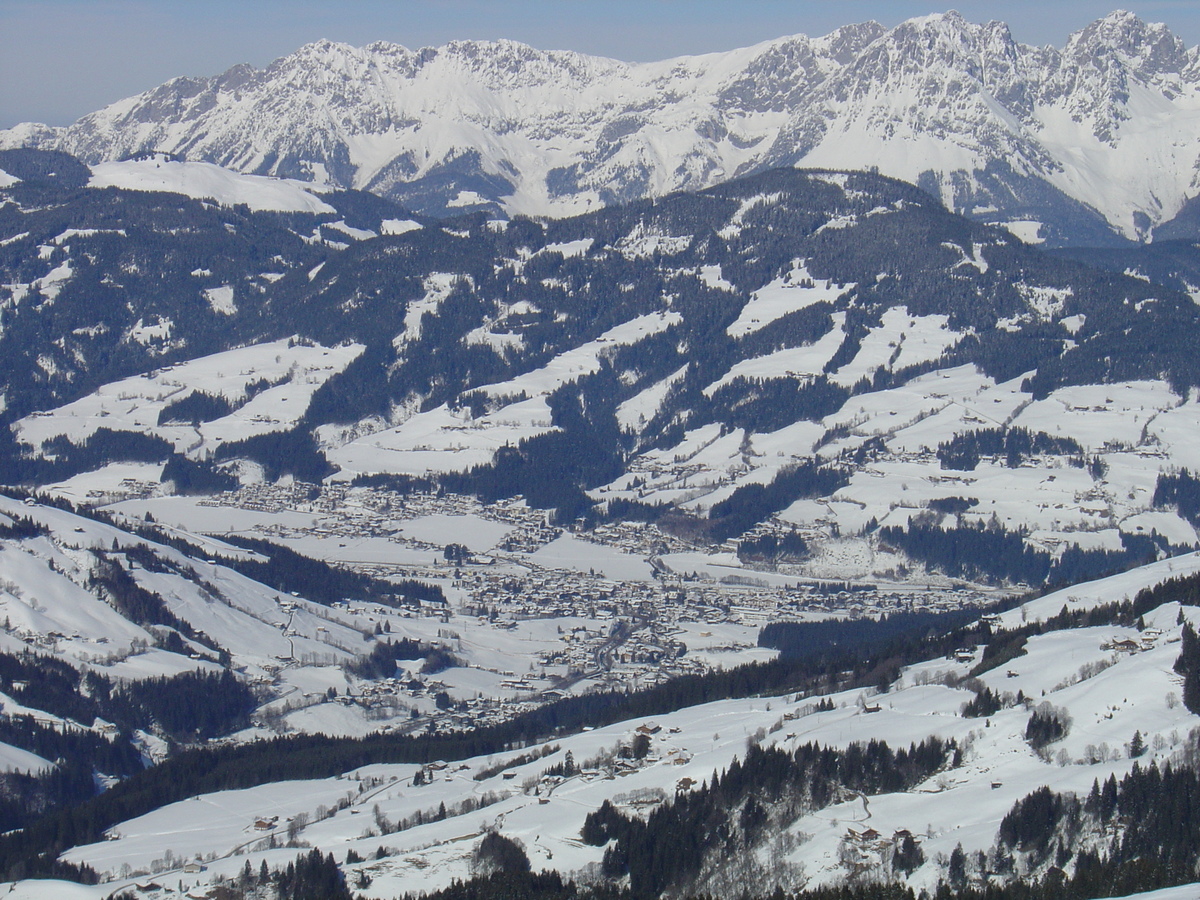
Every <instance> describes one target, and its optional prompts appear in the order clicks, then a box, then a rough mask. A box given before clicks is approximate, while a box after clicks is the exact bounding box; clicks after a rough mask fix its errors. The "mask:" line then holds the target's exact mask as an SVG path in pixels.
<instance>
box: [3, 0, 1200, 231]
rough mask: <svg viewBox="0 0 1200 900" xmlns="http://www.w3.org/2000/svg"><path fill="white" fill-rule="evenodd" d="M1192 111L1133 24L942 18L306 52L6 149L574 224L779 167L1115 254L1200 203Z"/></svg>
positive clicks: (426, 209) (188, 85) (1160, 36)
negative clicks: (564, 45)
mask: <svg viewBox="0 0 1200 900" xmlns="http://www.w3.org/2000/svg"><path fill="white" fill-rule="evenodd" d="M1198 101H1200V52H1198V51H1197V49H1195V48H1193V49H1188V48H1186V47H1185V46H1184V45H1183V43H1182V42H1181V41H1180V40H1179V38H1177V37H1176V36H1174V35H1173V34H1172V33H1171V32H1170V30H1169V29H1168V28H1166V26H1164V25H1154V24H1147V23H1145V22H1143V21H1142V20H1140V19H1139V18H1137V17H1136V16H1134V15H1132V14H1131V13H1128V12H1120V11H1118V12H1114V13H1112V14H1110V15H1108V16H1106V17H1104V18H1102V19H1100V20H1098V21H1096V22H1094V23H1092V24H1091V25H1088V26H1087V27H1086V28H1084V29H1082V30H1081V31H1079V32H1077V33H1076V34H1073V35H1072V36H1071V37H1070V39H1069V40H1068V41H1067V44H1066V46H1065V47H1064V48H1062V49H1056V48H1053V47H1043V48H1034V47H1029V46H1026V45H1023V44H1020V43H1017V42H1016V41H1014V40H1013V38H1012V35H1011V33H1010V32H1009V29H1008V27H1007V26H1006V25H1004V24H1003V23H1001V22H989V23H987V24H984V25H977V24H973V23H971V22H968V21H967V20H965V19H964V18H963V17H962V16H961V15H959V14H958V13H956V12H947V13H942V14H935V15H929V16H924V17H920V18H915V19H910V20H908V21H906V22H903V23H901V24H900V25H897V26H896V27H895V28H892V29H886V28H884V27H883V26H881V25H879V24H878V23H875V22H866V23H862V24H857V25H848V26H845V27H843V28H839V29H837V30H836V31H834V32H832V33H831V34H828V35H826V36H824V37H820V38H810V37H806V36H804V35H796V36H792V37H783V38H779V39H777V40H772V41H767V42H765V43H762V44H758V45H756V46H753V47H748V48H744V49H739V50H732V51H729V52H725V53H713V54H707V55H703V56H692V57H680V58H677V59H670V60H665V61H662V62H655V63H643V64H630V63H623V62H619V61H616V60H611V59H604V58H600V57H591V56H586V55H583V54H580V53H573V52H565V51H542V50H537V49H534V48H532V47H529V46H526V45H524V44H519V43H516V42H513V41H495V42H481V41H454V42H451V43H448V44H446V45H445V46H442V47H429V48H423V49H420V50H409V49H407V48H405V47H402V46H399V45H396V44H388V43H373V44H369V45H367V46H366V47H363V48H355V47H350V46H348V45H345V44H339V43H334V42H330V41H318V42H315V43H312V44H308V45H306V46H304V47H301V48H300V49H299V50H297V51H296V52H295V53H292V54H290V55H288V56H285V57H282V58H280V59H278V60H276V61H275V62H273V63H271V64H270V65H269V66H267V67H266V68H265V69H261V70H258V69H254V68H252V67H250V66H247V65H239V66H235V67H233V68H231V69H229V70H228V71H227V72H225V73H223V74H221V75H217V76H215V77H212V78H176V79H173V80H171V81H169V82H167V83H166V84H163V85H161V86H159V87H157V88H154V89H153V90H150V91H147V92H145V93H143V94H140V95H138V96H136V97H131V98H129V99H126V100H122V101H120V102H118V103H114V104H112V105H111V106H109V107H107V108H105V109H103V110H99V111H98V112H95V113H92V114H90V115H88V116H85V117H84V118H82V119H80V120H79V121H78V122H76V123H75V124H74V125H71V126H69V127H66V128H50V127H47V126H40V125H32V124H23V125H19V126H17V127H15V128H12V129H9V130H7V131H5V132H0V146H3V147H38V148H43V149H59V150H65V151H67V152H69V153H72V154H74V155H76V156H78V157H79V158H80V159H82V160H84V161H85V162H87V163H89V164H96V163H99V162H103V161H111V160H119V159H125V158H128V157H130V156H131V155H134V154H140V153H144V152H147V151H160V152H166V153H171V154H177V155H179V156H180V157H184V158H186V159H188V160H192V161H198V162H210V163H216V164H218V165H221V166H225V167H228V168H232V169H235V170H237V171H240V172H244V173H249V174H259V175H276V176H280V177H284V178H292V179H300V180H306V181H317V182H321V183H328V184H330V185H332V186H334V187H341V188H358V189H363V190H368V191H371V192H373V193H376V194H379V195H381V196H384V197H387V198H389V199H391V200H394V201H397V202H399V203H401V204H403V205H404V206H406V207H408V208H410V209H413V210H415V211H418V212H423V213H427V214H434V215H443V214H449V213H456V212H462V211H470V210H488V211H490V212H492V213H495V214H501V215H513V214H531V215H555V216H557V215H567V214H573V213H579V212H585V211H587V210H590V209H595V208H597V207H600V206H604V205H609V204H612V203H617V202H625V201H629V200H633V199H638V198H642V197H654V196H662V195H665V194H667V193H669V192H671V191H675V190H696V189H701V188H704V187H708V186H711V185H713V184H716V183H719V182H722V181H725V180H727V179H730V178H733V177H736V176H742V175H747V174H752V173H755V172H759V171H764V170H766V169H769V168H773V167H777V166H781V165H787V166H803V167H811V166H826V167H836V168H839V169H847V168H850V169H855V168H857V169H875V170H877V171H879V172H880V173H881V174H886V175H891V176H894V177H897V178H901V179H904V180H906V181H909V182H912V183H915V184H918V185H920V186H921V187H923V188H925V189H926V190H927V191H929V192H931V193H933V194H934V195H936V196H938V197H939V198H940V199H942V201H943V202H945V203H946V204H947V205H948V206H949V207H950V208H952V209H953V210H955V211H957V212H961V213H964V214H966V215H968V216H970V217H972V218H975V219H977V220H981V221H985V222H988V223H993V224H1002V225H1005V226H1007V227H1009V228H1010V230H1012V231H1013V232H1014V233H1016V234H1017V235H1018V236H1020V237H1022V238H1024V239H1026V240H1030V241H1034V242H1045V243H1047V244H1048V245H1052V246H1053V245H1070V244H1074V245H1120V244H1123V243H1125V242H1127V241H1131V240H1133V241H1144V240H1148V239H1149V238H1150V237H1152V235H1153V233H1154V232H1155V230H1156V229H1158V228H1160V227H1161V226H1163V225H1165V224H1167V223H1171V222H1172V220H1173V219H1175V217H1176V216H1177V214H1178V213H1179V212H1180V211H1181V210H1183V209H1184V207H1185V204H1186V203H1187V202H1188V201H1189V200H1190V199H1192V198H1194V197H1195V196H1196V195H1197V193H1200V184H1198V183H1197V175H1196V161H1197V154H1198V148H1200V120H1197V118H1196V117H1194V116H1192V115H1188V114H1187V111H1188V110H1190V109H1192V108H1194V107H1195V106H1196V104H1197V102H1198ZM1192 219H1194V216H1189V217H1186V222H1190V221H1192ZM1186 222H1181V223H1174V224H1172V225H1171V226H1170V228H1168V231H1169V232H1170V233H1171V234H1172V236H1175V237H1178V236H1181V235H1180V234H1179V233H1178V232H1179V231H1180V229H1181V228H1182V229H1183V231H1184V232H1186V233H1187V234H1190V233H1191V231H1193V230H1195V229H1194V228H1192V227H1191V226H1187V225H1186ZM1184 236H1186V235H1184Z"/></svg>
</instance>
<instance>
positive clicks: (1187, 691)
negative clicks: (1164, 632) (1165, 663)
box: [1174, 622, 1200, 715]
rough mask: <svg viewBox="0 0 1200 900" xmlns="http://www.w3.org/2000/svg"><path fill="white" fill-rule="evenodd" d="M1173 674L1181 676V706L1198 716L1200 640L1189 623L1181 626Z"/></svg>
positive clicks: (1199, 712)
mask: <svg viewBox="0 0 1200 900" xmlns="http://www.w3.org/2000/svg"><path fill="white" fill-rule="evenodd" d="M1174 668H1175V673H1176V674H1178V675H1182V676H1183V705H1184V706H1186V707H1187V708H1188V710H1189V711H1191V712H1194V713H1196V714H1198V715H1200V638H1197V637H1196V631H1195V629H1193V628H1192V623H1191V622H1185V623H1184V625H1183V637H1182V640H1181V641H1180V646H1179V658H1178V659H1176V660H1175V666H1174Z"/></svg>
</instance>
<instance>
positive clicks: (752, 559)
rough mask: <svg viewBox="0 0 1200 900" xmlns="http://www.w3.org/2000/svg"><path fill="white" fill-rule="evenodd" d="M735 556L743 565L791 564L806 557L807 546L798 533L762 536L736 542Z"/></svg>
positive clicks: (790, 532)
mask: <svg viewBox="0 0 1200 900" xmlns="http://www.w3.org/2000/svg"><path fill="white" fill-rule="evenodd" d="M737 555H738V559H739V560H741V561H742V562H744V563H766V564H768V565H776V564H778V563H793V562H799V561H800V560H802V559H804V557H805V556H807V555H808V544H806V543H805V542H804V538H803V537H802V536H801V535H800V533H799V532H798V531H789V532H788V533H787V534H782V535H776V534H763V535H760V536H759V537H756V538H745V539H743V540H741V541H738V549H737Z"/></svg>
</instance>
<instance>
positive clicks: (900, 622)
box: [758, 609, 979, 660]
mask: <svg viewBox="0 0 1200 900" xmlns="http://www.w3.org/2000/svg"><path fill="white" fill-rule="evenodd" d="M978 617H979V612H978V610H966V609H964V610H955V611H953V612H945V613H932V612H901V613H892V614H890V615H886V614H885V615H882V616H880V617H879V618H878V619H827V620H825V621H821V622H772V623H770V624H769V625H764V626H763V628H762V629H761V630H760V631H759V633H758V646H760V647H769V648H771V649H772V650H778V651H779V652H780V654H781V655H782V656H783V657H784V658H786V659H808V660H817V659H822V658H835V657H838V656H841V655H843V654H845V653H848V652H861V651H863V650H866V649H868V648H873V647H879V646H881V645H884V644H887V643H888V642H891V641H897V640H903V639H907V638H911V637H912V636H914V635H924V634H929V633H931V632H947V631H952V630H954V629H958V628H961V627H962V626H964V625H966V624H967V623H968V622H972V621H974V620H975V619H977V618H978Z"/></svg>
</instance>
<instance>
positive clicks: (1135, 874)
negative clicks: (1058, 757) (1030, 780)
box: [998, 761, 1200, 898]
mask: <svg viewBox="0 0 1200 900" xmlns="http://www.w3.org/2000/svg"><path fill="white" fill-rule="evenodd" d="M1197 804H1200V775H1198V774H1197V772H1196V770H1195V769H1193V768H1190V767H1179V768H1175V767H1172V766H1171V764H1170V763H1166V764H1164V765H1163V767H1162V768H1161V769H1160V768H1159V766H1158V764H1157V763H1151V764H1150V765H1149V766H1146V767H1143V766H1142V765H1141V764H1140V763H1138V762H1136V761H1135V763H1134V765H1133V768H1132V770H1131V771H1130V772H1129V774H1128V775H1126V776H1125V777H1124V778H1121V779H1120V780H1118V779H1117V777H1116V776H1115V775H1111V776H1109V778H1108V779H1107V780H1106V781H1105V782H1104V783H1103V784H1101V783H1100V782H1099V781H1094V782H1093V783H1092V789H1091V791H1090V792H1089V793H1088V795H1087V797H1086V798H1083V799H1080V798H1078V797H1076V796H1075V795H1074V794H1059V793H1056V792H1054V791H1052V790H1050V789H1049V788H1048V787H1042V788H1039V789H1038V790H1036V791H1034V792H1033V793H1032V794H1029V795H1028V796H1027V797H1025V798H1024V799H1022V800H1020V801H1018V802H1017V803H1016V804H1015V805H1014V806H1013V808H1012V809H1011V810H1010V811H1009V813H1008V814H1007V815H1005V817H1004V818H1003V819H1002V820H1001V823H1000V831H999V838H998V841H999V844H1000V845H1001V846H1002V847H1005V848H1007V849H1008V850H1010V851H1017V850H1020V851H1022V852H1024V853H1026V854H1028V855H1029V858H1030V860H1031V862H1032V864H1033V865H1035V866H1037V865H1042V864H1044V863H1046V862H1048V861H1053V863H1054V865H1055V866H1056V867H1057V868H1058V869H1059V871H1058V872H1057V873H1054V872H1053V871H1052V872H1051V874H1048V875H1047V876H1046V880H1045V881H1044V882H1043V884H1042V886H1041V887H1042V890H1043V891H1044V892H1042V893H1033V894H1031V895H1030V896H1033V897H1044V896H1060V897H1079V898H1087V897H1108V896H1124V895H1127V894H1132V893H1140V892H1143V891H1152V890H1156V889H1159V888H1164V887H1171V886H1173V885H1177V884H1185V883H1188V882H1191V881H1193V880H1194V879H1195V875H1194V873H1195V869H1196V865H1197V863H1198V862H1200V817H1197V816H1196V815H1195V810H1196V809H1197ZM1099 830H1105V831H1108V832H1112V831H1116V832H1118V834H1119V837H1117V838H1115V839H1113V840H1110V841H1108V842H1106V844H1101V846H1100V847H1099V848H1098V849H1092V848H1090V847H1085V848H1084V849H1080V848H1081V847H1083V846H1084V843H1083V839H1084V838H1085V837H1086V835H1087V834H1090V833H1094V832H1096V831H1099ZM1072 860H1073V861H1074V875H1073V876H1070V877H1068V876H1066V875H1065V874H1063V872H1062V870H1063V869H1064V868H1068V864H1069V863H1070V862H1071V861H1072ZM1017 887H1018V885H1013V886H1010V887H1009V888H1008V890H1009V891H1011V892H1014V893H1010V894H1009V896H1015V891H1016V889H1017ZM1051 888H1057V890H1058V891H1059V893H1057V894H1052V893H1051V892H1050V891H1051Z"/></svg>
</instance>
